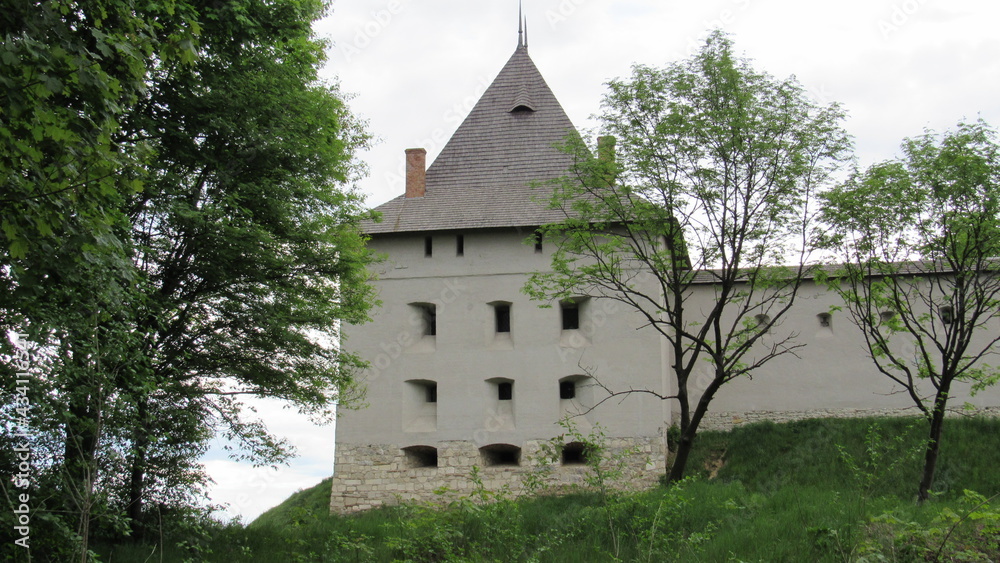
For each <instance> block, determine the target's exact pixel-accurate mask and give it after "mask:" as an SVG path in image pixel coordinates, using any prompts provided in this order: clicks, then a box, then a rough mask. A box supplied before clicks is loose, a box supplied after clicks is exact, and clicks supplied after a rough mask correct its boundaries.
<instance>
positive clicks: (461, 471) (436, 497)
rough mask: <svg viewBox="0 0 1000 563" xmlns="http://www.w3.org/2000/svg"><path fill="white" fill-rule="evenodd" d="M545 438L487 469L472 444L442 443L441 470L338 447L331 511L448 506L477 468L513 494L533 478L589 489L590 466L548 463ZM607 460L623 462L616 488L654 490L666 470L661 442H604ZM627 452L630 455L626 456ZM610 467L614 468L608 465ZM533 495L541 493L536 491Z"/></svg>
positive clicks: (394, 451)
mask: <svg viewBox="0 0 1000 563" xmlns="http://www.w3.org/2000/svg"><path fill="white" fill-rule="evenodd" d="M543 442H545V441H544V440H529V441H527V442H526V443H525V446H524V448H523V449H522V451H521V463H520V465H518V466H506V465H504V466H492V467H490V466H487V465H485V462H484V459H483V458H482V456H481V455H480V452H479V448H478V447H477V446H476V444H475V443H473V442H471V441H464V440H455V441H448V442H442V443H440V444H439V447H438V466H437V467H410V466H409V464H408V463H407V460H406V458H405V456H404V454H403V452H402V450H401V449H400V448H399V447H398V446H394V445H389V444H382V445H353V444H343V445H340V444H338V446H337V461H336V468H335V470H334V475H333V491H332V495H331V499H330V510H331V511H332V512H335V513H349V512H357V511H362V510H368V509H371V508H376V507H379V506H387V505H388V506H391V505H394V504H397V503H400V502H430V503H447V502H450V501H452V500H455V499H456V498H459V497H462V496H468V495H470V494H472V493H473V490H474V488H475V487H476V484H475V483H474V481H473V479H472V478H471V477H472V474H473V468H474V467H476V468H478V470H479V478H480V479H481V481H482V485H483V487H485V488H486V489H488V490H491V491H500V490H503V489H506V490H508V491H509V493H510V494H512V495H518V494H522V493H524V492H526V490H525V487H526V483H527V482H529V481H531V480H532V479H533V478H534V479H536V480H539V481H540V482H541V483H543V485H544V490H552V489H557V490H563V489H565V488H568V487H586V486H587V475H588V473H589V472H591V471H592V469H590V468H589V467H588V466H587V465H582V464H572V465H562V464H561V463H559V462H558V461H555V462H551V461H550V462H548V463H547V462H544V461H543V460H544V459H545V454H544V453H543V448H542V444H543ZM605 445H606V447H607V451H606V455H605V459H616V458H619V456H620V459H622V460H623V462H624V465H625V470H624V471H623V472H622V474H621V478H620V479H618V480H617V481H615V482H613V483H612V486H617V487H622V488H625V487H628V488H633V487H634V488H644V487H649V486H652V485H653V484H655V483H656V482H657V480H658V479H659V478H660V476H662V475H663V474H664V472H665V470H666V456H665V449H664V447H663V439H662V438H660V437H652V438H636V439H630V438H612V439H609V440H607V442H606V444H605ZM626 450H627V451H628V455H622V452H625V451H626ZM605 467H606V468H610V467H609V466H608V464H607V463H606V464H605ZM533 492H543V491H541V490H539V491H533Z"/></svg>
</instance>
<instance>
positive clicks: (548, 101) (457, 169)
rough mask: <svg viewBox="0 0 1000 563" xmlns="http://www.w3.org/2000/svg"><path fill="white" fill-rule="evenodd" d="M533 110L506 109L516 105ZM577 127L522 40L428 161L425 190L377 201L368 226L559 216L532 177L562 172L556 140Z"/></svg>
mask: <svg viewBox="0 0 1000 563" xmlns="http://www.w3.org/2000/svg"><path fill="white" fill-rule="evenodd" d="M521 105H524V106H528V107H530V108H531V109H532V110H534V111H529V110H524V109H521V110H518V111H511V110H512V109H514V108H515V107H517V106H521ZM570 132H573V133H575V132H576V129H575V128H574V127H573V124H572V122H570V120H569V117H567V116H566V112H565V111H563V109H562V106H561V105H559V100H557V99H556V97H555V95H553V94H552V90H550V89H549V87H548V85H547V84H546V83H545V79H544V78H542V75H541V74H540V73H539V72H538V68H536V67H535V63H533V62H532V61H531V57H529V56H528V49H527V47H523V46H518V48H517V50H515V51H514V54H513V55H512V56H511V57H510V59H509V60H508V61H507V64H506V65H504V67H503V69H502V70H501V71H500V74H498V75H497V77H496V78H495V79H494V80H493V83H492V84H491V85H490V87H489V88H487V89H486V91H485V92H484V93H483V96H482V98H480V99H479V101H478V102H477V103H476V105H475V107H473V108H472V111H471V112H469V116H468V117H466V118H465V121H463V122H462V124H461V125H460V126H459V127H458V129H457V130H456V131H455V134H454V135H452V137H451V139H450V140H449V141H448V144H447V145H445V147H444V148H443V149H442V150H441V153H440V154H439V155H438V157H437V158H436V159H435V160H434V163H433V164H431V166H430V167H429V168H428V169H427V192H426V195H425V196H424V197H420V198H406V197H404V196H402V195H400V196H399V197H397V198H395V199H393V200H391V201H388V202H386V203H384V204H382V205H380V206H379V207H377V208H376V210H377V211H379V212H380V213H381V214H382V222H381V223H368V224H366V225H365V231H366V232H368V233H370V234H378V233H405V232H413V231H432V230H452V229H482V228H498V227H531V226H539V225H544V224H546V223H551V222H555V221H559V220H561V219H563V218H564V216H563V214H562V212H560V211H556V210H550V209H548V208H547V207H546V205H545V204H544V203H540V202H538V201H536V200H539V199H541V198H540V196H541V195H542V194H541V192H542V190H540V189H533V188H531V187H530V184H531V183H532V182H535V181H543V180H549V179H552V178H557V177H559V176H562V175H564V174H565V173H566V171H567V170H568V169H569V166H570V164H571V163H572V158H571V157H570V156H569V155H567V154H565V153H562V152H560V151H559V150H557V149H556V148H555V146H556V145H559V144H562V143H563V142H564V141H565V139H566V136H567V135H568V134H569V133H570Z"/></svg>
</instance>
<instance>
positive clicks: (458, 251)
mask: <svg viewBox="0 0 1000 563" xmlns="http://www.w3.org/2000/svg"><path fill="white" fill-rule="evenodd" d="M455 256H465V237H464V236H462V235H458V236H457V237H455Z"/></svg>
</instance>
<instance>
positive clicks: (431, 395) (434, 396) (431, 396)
mask: <svg viewBox="0 0 1000 563" xmlns="http://www.w3.org/2000/svg"><path fill="white" fill-rule="evenodd" d="M424 390H425V391H426V399H427V402H428V403H436V402H438V386H437V384H436V383H429V384H427V385H426V386H425V387H424Z"/></svg>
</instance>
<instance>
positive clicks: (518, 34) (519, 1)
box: [517, 0, 525, 49]
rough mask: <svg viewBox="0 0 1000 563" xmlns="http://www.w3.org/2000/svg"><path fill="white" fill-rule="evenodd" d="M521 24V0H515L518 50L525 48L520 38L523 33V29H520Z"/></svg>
mask: <svg viewBox="0 0 1000 563" xmlns="http://www.w3.org/2000/svg"><path fill="white" fill-rule="evenodd" d="M523 22H524V19H523V17H522V16H521V0H517V48H518V49H520V48H521V47H524V46H525V45H524V40H523V38H522V35H523V33H524V29H523V27H522V23H523Z"/></svg>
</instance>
